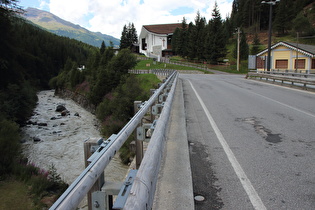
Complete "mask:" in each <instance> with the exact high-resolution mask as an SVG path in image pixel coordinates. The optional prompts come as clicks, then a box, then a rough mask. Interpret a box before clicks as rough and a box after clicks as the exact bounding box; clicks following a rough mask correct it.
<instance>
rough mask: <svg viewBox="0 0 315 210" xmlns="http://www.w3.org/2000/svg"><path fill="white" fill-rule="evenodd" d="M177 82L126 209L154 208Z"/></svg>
mask: <svg viewBox="0 0 315 210" xmlns="http://www.w3.org/2000/svg"><path fill="white" fill-rule="evenodd" d="M176 77H177V76H176ZM176 82H177V79H175V81H174V83H173V86H172V88H171V90H170V92H169V95H168V97H167V99H166V102H165V104H164V108H163V111H162V113H161V115H160V118H159V120H158V121H157V124H156V126H155V129H154V132H153V135H152V137H151V140H150V143H149V145H148V148H147V151H146V153H145V155H144V158H143V160H142V162H141V165H140V168H139V169H138V173H137V175H136V178H135V180H134V183H133V185H132V188H131V191H130V194H129V196H128V198H127V201H126V204H125V207H124V209H128V210H140V209H141V210H142V209H143V210H144V209H152V205H153V200H154V193H155V189H156V183H157V179H158V173H159V170H160V165H161V161H162V157H163V150H164V145H165V140H166V130H167V126H168V120H169V116H170V112H171V106H172V101H173V97H174V92H175V87H176Z"/></svg>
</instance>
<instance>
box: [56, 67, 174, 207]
mask: <svg viewBox="0 0 315 210" xmlns="http://www.w3.org/2000/svg"><path fill="white" fill-rule="evenodd" d="M177 76H178V73H177V72H176V71H174V72H173V73H172V74H171V75H170V76H169V77H168V79H167V80H166V81H165V82H164V83H163V84H162V85H161V86H160V88H159V89H157V90H156V91H155V93H154V94H153V95H152V96H151V98H150V99H149V100H148V101H146V102H145V104H144V105H143V106H142V108H141V109H140V110H139V111H138V112H137V113H136V114H135V115H134V117H133V118H132V119H131V120H130V121H129V122H128V123H127V124H126V125H125V126H124V127H123V128H122V129H121V130H120V132H119V133H118V134H117V135H115V138H114V139H111V140H110V141H107V143H106V145H103V148H102V149H101V150H100V151H99V152H98V154H97V155H96V156H95V157H93V160H92V162H91V163H90V165H88V166H87V168H86V169H85V170H84V171H83V172H82V173H81V174H80V175H79V177H78V178H77V179H76V180H75V181H74V182H73V183H72V184H71V185H70V186H69V188H68V189H67V190H66V191H65V192H64V193H63V194H62V195H61V196H60V198H59V199H58V200H57V201H56V202H55V203H54V204H53V205H52V206H51V208H50V209H51V210H55V209H60V210H64V209H67V210H68V209H76V208H77V206H78V205H79V204H80V202H81V201H82V200H83V198H84V197H85V195H86V194H87V193H88V192H89V190H90V188H91V187H92V186H93V185H94V183H95V182H96V181H97V180H98V179H99V178H100V176H101V174H102V173H103V172H104V170H105V168H106V166H107V165H108V164H109V162H110V160H111V159H112V157H113V156H114V155H115V154H116V152H117V151H118V150H119V149H120V147H121V146H122V145H123V144H124V142H125V141H126V140H127V139H128V137H129V136H130V135H131V134H132V133H133V132H134V130H135V128H136V127H137V126H138V124H139V123H140V122H141V120H142V118H143V117H144V116H145V114H146V113H147V112H148V110H149V108H150V107H151V106H152V105H153V104H154V103H155V102H156V101H157V99H158V98H159V96H160V94H161V93H163V90H164V89H165V88H166V87H167V86H168V85H170V84H171V83H172V82H173V85H172V89H171V92H170V93H169V94H168V97H167V99H166V100H167V101H166V103H165V107H164V108H163V111H162V113H161V115H160V118H159V119H158V121H157V125H156V129H155V132H153V135H152V137H151V141H152V142H158V141H162V142H161V144H162V145H163V142H164V141H163V139H164V138H165V130H166V127H165V126H166V124H167V123H166V122H167V120H168V116H169V113H170V106H171V105H170V104H171V101H172V98H173V94H174V88H175V85H176V81H177ZM165 108H166V109H165ZM160 135H162V136H160ZM161 138H162V140H161ZM103 144H104V143H103ZM158 144H159V143H155V145H157V147H158V148H159V151H156V149H153V150H152V149H150V150H149V148H150V145H151V142H150V144H149V148H148V149H147V152H146V154H148V153H150V152H152V154H150V155H145V158H148V159H149V160H148V161H149V162H150V161H153V160H152V158H157V159H158V160H160V159H161V152H162V151H161V148H163V147H162V146H161V145H158ZM101 146H102V145H101ZM151 147H152V146H151ZM147 156H148V157H147ZM148 161H147V160H145V159H143V161H142V164H141V166H140V169H139V171H138V173H140V175H139V176H138V175H137V177H136V178H135V183H137V182H139V181H140V182H142V183H148V184H149V185H150V187H149V188H148V189H150V190H149V196H150V198H151V197H152V194H153V195H154V190H155V183H156V177H157V172H158V168H159V165H160V161H158V162H156V161H154V164H157V165H156V166H154V170H152V166H151V163H150V164H149V163H148ZM146 167H149V168H150V169H149V172H150V170H152V171H153V172H154V174H152V173H151V172H150V173H148V177H150V178H149V179H148V178H142V176H143V175H144V174H146V173H147V171H148V169H147V168H146ZM141 171H145V172H141ZM153 183H154V186H153ZM137 185H138V184H136V186H137ZM139 188H140V189H141V190H140V192H143V190H142V187H139ZM132 189H133V188H132ZM135 194H137V193H135V191H134V190H132V195H135ZM136 197H137V196H136ZM137 198H138V197H137ZM143 198H145V201H143V202H141V203H146V204H148V203H150V201H147V199H146V197H143ZM133 200H134V199H133ZM141 200H142V199H141ZM150 200H152V199H150ZM127 202H128V200H127ZM130 202H131V201H129V202H128V203H130ZM131 203H132V202H131ZM128 209H129V208H128ZM130 209H132V208H130Z"/></svg>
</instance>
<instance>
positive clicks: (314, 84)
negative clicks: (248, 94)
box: [246, 72, 315, 89]
mask: <svg viewBox="0 0 315 210" xmlns="http://www.w3.org/2000/svg"><path fill="white" fill-rule="evenodd" d="M291 74H292V73H289V74H286V75H279V74H273V73H256V72H249V73H248V74H247V75H246V78H254V79H256V78H259V79H260V80H262V79H263V78H264V79H266V81H268V80H272V81H273V82H277V81H279V83H280V84H284V83H285V82H288V83H289V84H290V85H292V86H297V85H296V84H301V85H302V87H303V89H308V88H310V89H314V88H315V78H302V77H296V75H295V76H292V75H291ZM296 74H297V73H296ZM301 75H305V74H299V76H301ZM308 75H309V74H308Z"/></svg>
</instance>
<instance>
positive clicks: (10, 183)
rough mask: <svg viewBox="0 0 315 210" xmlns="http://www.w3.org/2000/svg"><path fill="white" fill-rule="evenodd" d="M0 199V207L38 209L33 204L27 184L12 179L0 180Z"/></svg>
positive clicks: (24, 209)
mask: <svg viewBox="0 0 315 210" xmlns="http://www.w3.org/2000/svg"><path fill="white" fill-rule="evenodd" d="M0 200H1V202H0V209H11V210H33V209H40V208H39V207H36V206H35V205H34V203H33V199H32V198H31V196H30V194H29V187H28V186H27V184H25V183H24V182H22V181H17V180H14V179H6V180H5V181H1V182H0Z"/></svg>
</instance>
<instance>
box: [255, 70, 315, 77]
mask: <svg viewBox="0 0 315 210" xmlns="http://www.w3.org/2000/svg"><path fill="white" fill-rule="evenodd" d="M303 71H304V72H306V73H302V72H303ZM253 72H256V73H259V74H275V75H283V76H293V77H295V76H298V77H305V78H308V77H315V74H310V73H307V72H309V70H300V73H298V72H297V71H295V70H286V71H280V70H272V71H253Z"/></svg>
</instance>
